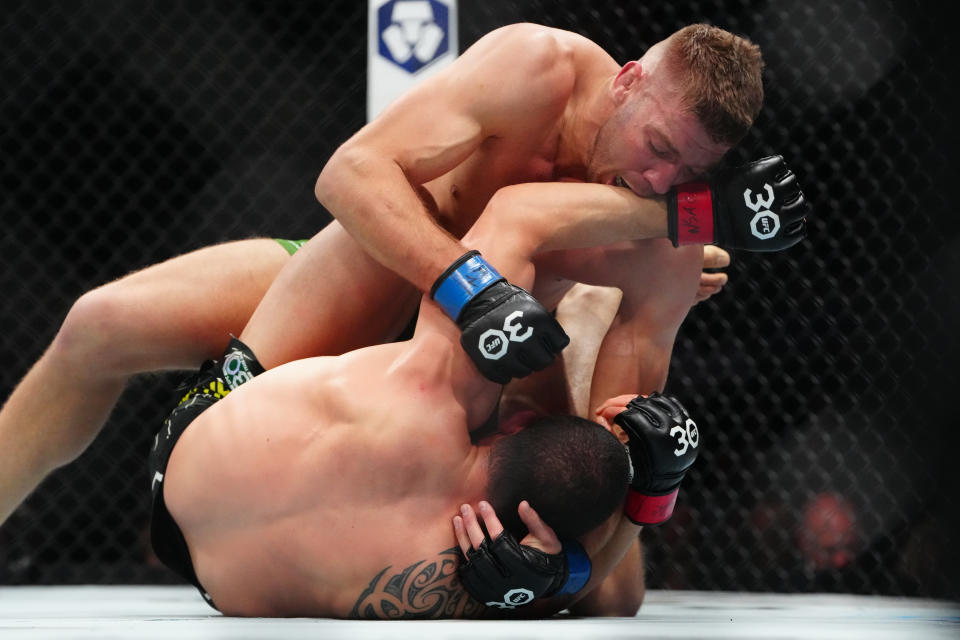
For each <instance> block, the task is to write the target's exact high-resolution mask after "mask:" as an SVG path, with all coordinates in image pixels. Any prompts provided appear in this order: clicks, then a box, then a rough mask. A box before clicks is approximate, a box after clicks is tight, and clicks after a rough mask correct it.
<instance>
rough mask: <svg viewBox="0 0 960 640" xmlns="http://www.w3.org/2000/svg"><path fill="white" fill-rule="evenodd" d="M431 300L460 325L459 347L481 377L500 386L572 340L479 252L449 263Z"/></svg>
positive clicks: (536, 367)
mask: <svg viewBox="0 0 960 640" xmlns="http://www.w3.org/2000/svg"><path fill="white" fill-rule="evenodd" d="M430 297H431V298H433V299H434V300H435V301H436V302H437V304H439V305H440V307H441V308H442V309H443V310H444V311H445V312H446V313H447V315H448V316H450V317H451V318H452V319H453V320H454V321H455V322H456V323H457V325H458V326H459V327H460V331H461V335H460V344H461V345H462V346H463V349H464V351H466V352H467V354H468V355H469V356H470V359H471V360H473V363H474V364H475V365H476V366H477V369H479V370H480V373H482V374H483V375H484V376H485V377H486V378H488V379H490V380H493V381H494V382H497V383H500V384H506V383H507V382H509V381H510V380H511V379H512V378H522V377H524V376H527V375H529V374H530V373H532V372H534V371H539V370H540V369H543V368H544V367H546V366H547V365H549V364H550V363H551V362H553V360H554V358H556V356H557V354H558V353H560V351H561V350H562V349H563V348H564V347H566V346H567V344H568V343H569V342H570V338H568V337H567V334H566V333H565V332H564V330H563V327H561V326H560V324H559V323H558V322H557V321H556V319H554V318H553V316H552V315H551V314H550V313H549V312H548V311H547V310H546V309H545V308H544V307H543V305H541V304H540V303H539V302H537V300H536V299H535V298H534V297H533V296H531V295H530V294H529V293H527V292H526V291H524V290H523V289H521V288H520V287H516V286H514V285H512V284H510V283H509V282H507V281H506V280H505V279H504V278H503V276H501V275H500V274H499V273H497V270H496V269H494V268H493V266H492V265H491V264H489V263H488V262H487V261H486V260H484V259H483V258H482V257H481V256H480V253H479V252H478V251H470V252H468V253H466V254H464V255H463V256H461V257H460V259H459V260H457V261H456V262H454V263H453V264H452V265H450V267H449V268H448V269H447V270H446V271H445V272H444V273H443V274H442V275H441V276H440V277H439V278H438V279H437V281H436V282H435V283H434V285H433V287H432V288H431V290H430Z"/></svg>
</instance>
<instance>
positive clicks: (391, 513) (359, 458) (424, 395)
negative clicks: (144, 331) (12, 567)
mask: <svg viewBox="0 0 960 640" xmlns="http://www.w3.org/2000/svg"><path fill="white" fill-rule="evenodd" d="M570 187H571V188H569V189H567V190H566V192H565V193H559V194H558V193H557V190H556V189H555V188H552V187H551V188H549V194H550V195H548V194H547V192H546V191H543V190H544V187H542V186H539V185H521V186H519V187H515V188H512V189H511V190H509V191H507V192H505V193H504V194H503V195H502V196H498V198H500V200H498V202H499V203H500V204H496V203H495V204H494V205H493V206H491V207H490V209H489V210H488V212H487V214H489V215H487V214H485V215H484V216H483V218H481V220H480V221H479V222H478V224H477V225H476V226H475V227H474V229H473V230H472V231H471V235H470V236H468V237H467V238H466V239H465V241H466V242H468V243H470V246H477V247H478V248H480V249H481V250H483V251H484V252H485V253H487V254H489V255H491V256H495V257H496V258H497V260H498V264H499V265H500V268H501V269H502V270H503V271H502V272H503V273H504V275H505V276H507V277H509V278H510V279H511V280H512V281H513V282H516V283H518V285H519V286H527V287H529V286H531V284H532V281H533V278H534V272H535V268H534V266H533V264H532V263H531V262H530V256H532V255H533V254H535V253H541V252H544V251H548V250H550V249H554V248H558V247H563V246H580V245H583V244H584V243H596V244H603V243H605V242H609V240H610V239H611V238H617V237H650V236H662V235H664V233H665V231H666V224H665V218H666V215H665V209H664V206H663V204H662V203H660V202H657V201H653V200H641V199H639V198H637V197H635V196H633V195H632V194H630V193H629V192H627V191H626V190H614V189H607V188H605V187H599V186H596V185H571V186H570ZM595 189H601V190H602V192H601V193H600V194H599V195H600V200H599V202H597V204H595V205H591V203H592V202H594V198H595V197H596V196H597V194H594V193H590V191H592V190H595ZM541 192H542V193H541ZM578 197H579V198H583V199H582V201H578V200H577V198H578ZM550 198H556V201H555V202H556V203H557V204H559V203H560V202H561V201H563V202H566V203H571V204H573V205H579V206H571V207H570V208H569V210H567V211H561V210H559V209H555V208H554V207H552V206H550V205H551V201H550ZM545 199H546V200H545ZM530 202H536V203H537V206H538V209H537V210H538V211H540V216H539V218H538V217H537V216H536V215H535V212H534V211H533V210H532V209H531V211H530V214H531V215H529V216H525V217H524V218H523V219H524V221H525V222H524V224H523V225H519V226H517V227H516V228H515V229H514V230H513V232H512V233H510V234H506V235H505V234H503V233H502V232H501V231H500V228H501V226H502V224H503V222H504V220H505V219H506V218H504V217H503V216H507V215H510V213H511V212H512V210H513V209H514V207H521V208H524V207H526V206H530V205H529V203H530ZM544 202H546V204H547V206H546V207H544V206H542V205H543V204H544ZM525 203H528V204H525ZM501 204H502V206H501ZM508 204H510V205H511V206H509V207H508V206H506V205H508ZM591 207H593V208H591ZM571 211H576V216H577V219H576V220H564V219H563V218H562V216H563V215H572V214H571V213H570V212H571ZM558 216H561V218H559V220H560V221H561V222H563V224H557V225H555V224H547V221H548V220H549V221H550V222H551V223H552V222H556V221H558ZM601 219H602V220H603V222H604V224H596V221H598V220H601ZM693 275H694V276H695V272H694V273H693ZM690 284H691V285H692V284H693V279H691V283H690ZM691 291H692V287H691ZM499 394H500V387H499V385H496V384H494V383H492V382H490V381H488V380H486V379H485V378H483V376H481V375H480V374H479V372H477V370H476V368H475V367H474V366H473V364H472V362H471V361H470V360H469V357H468V356H467V355H466V354H465V352H464V351H463V349H462V348H461V347H460V345H459V330H458V329H457V327H456V326H455V325H453V323H451V322H449V319H447V318H446V316H445V315H443V313H442V311H440V310H439V308H438V307H436V306H435V305H434V304H433V303H432V302H431V301H430V300H429V299H427V298H424V299H423V301H422V304H421V310H420V314H419V318H418V325H417V331H416V333H415V335H414V337H413V339H412V340H411V341H409V342H405V343H396V344H389V345H381V346H375V347H367V348H364V349H360V350H357V351H353V352H350V353H348V354H345V355H342V356H338V357H320V358H310V359H306V360H301V361H297V362H292V363H289V364H285V365H282V366H279V367H276V368H274V369H271V370H269V371H267V372H266V373H264V374H262V375H261V376H258V377H257V378H255V379H253V380H252V381H251V382H249V383H247V384H245V385H243V386H241V387H240V388H239V389H237V390H236V391H234V392H232V393H231V394H230V395H229V396H227V397H226V398H225V399H223V400H221V401H220V402H218V403H217V404H215V405H213V407H211V408H210V409H208V410H207V411H206V412H205V413H203V414H202V415H201V416H200V417H199V418H198V419H197V420H195V421H194V422H193V423H192V424H191V425H190V426H189V427H188V428H187V430H186V431H185V432H184V434H183V436H182V438H181V439H180V441H179V442H178V443H177V445H176V446H175V448H174V450H173V453H172V455H171V458H170V462H169V465H168V467H167V472H166V480H165V487H164V496H165V500H166V503H167V506H168V508H169V510H170V513H171V515H172V516H173V518H174V519H175V520H176V522H177V523H178V525H179V526H180V527H181V529H182V531H183V533H184V537H185V538H186V541H187V543H188V546H189V548H190V553H191V557H192V559H193V562H194V567H195V569H196V572H197V576H198V578H199V580H200V583H201V584H202V585H203V586H204V587H205V588H206V590H207V591H208V592H209V593H210V595H211V596H212V598H213V600H214V602H215V603H216V604H217V606H218V607H219V608H220V609H221V610H222V611H223V612H224V613H227V614H235V615H269V616H292V615H310V616H335V617H350V616H358V617H366V616H373V617H394V616H400V617H402V616H416V617H450V616H469V615H476V614H477V613H478V610H477V608H476V604H475V603H472V602H470V601H469V599H467V598H466V597H465V596H464V594H463V592H462V590H461V589H460V587H459V585H458V583H456V581H455V579H454V570H455V566H456V565H455V563H454V562H453V559H454V556H453V552H452V549H453V548H454V547H455V545H456V541H455V537H454V533H453V530H452V529H451V525H450V517H451V514H453V513H456V512H457V511H458V509H459V506H460V505H461V504H464V503H476V502H478V501H479V500H480V499H481V498H484V497H485V495H484V491H485V487H486V480H487V466H486V462H487V454H488V451H489V445H488V444H480V445H473V444H471V442H470V439H469V432H470V430H471V429H474V428H476V427H477V426H479V425H481V424H482V423H483V422H484V421H485V419H486V417H487V416H488V415H489V414H490V412H491V411H492V410H493V409H494V407H495V406H496V402H497V399H498V397H499ZM623 521H624V519H623V518H622V516H621V514H620V513H619V512H617V513H614V514H612V515H611V517H610V519H609V520H608V521H607V522H606V524H605V525H602V526H601V527H598V528H597V529H596V530H594V531H593V532H591V534H590V535H588V536H585V537H584V539H583V540H582V542H583V543H584V545H585V547H586V549H587V551H588V553H590V554H591V557H592V558H594V574H593V577H592V578H591V583H590V584H588V586H587V589H586V590H585V591H583V592H582V593H581V594H579V595H581V596H583V595H586V594H587V593H588V591H589V590H590V589H591V588H593V587H595V586H596V585H598V584H600V583H601V582H602V581H603V579H604V578H605V577H606V575H608V574H609V573H610V572H611V571H612V570H613V568H614V566H615V565H616V564H617V563H618V562H619V561H620V559H621V557H622V556H623V554H624V553H625V552H626V550H627V548H628V547H629V545H630V544H631V543H632V542H633V541H635V539H636V532H637V528H636V527H632V528H630V527H625V526H624V525H623ZM408 569H409V573H407V574H405V573H404V572H405V571H407V570H408ZM404 575H405V576H406V577H405V578H404ZM388 576H389V577H391V578H394V579H393V580H389V579H388V578H387V577H388ZM394 576H400V577H399V578H395V577H394ZM424 590H428V591H429V592H430V593H429V594H427V593H425V591H424ZM428 595H429V597H428ZM385 600H386V601H388V602H389V605H385V604H384V601H385ZM569 602H570V600H569V599H568V598H567V599H562V598H561V599H552V600H548V601H546V610H542V611H540V613H551V612H556V611H557V610H559V609H560V608H563V607H564V606H567V605H568V604H569Z"/></svg>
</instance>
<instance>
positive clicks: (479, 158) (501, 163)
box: [424, 24, 618, 237]
mask: <svg viewBox="0 0 960 640" xmlns="http://www.w3.org/2000/svg"><path fill="white" fill-rule="evenodd" d="M509 46H516V47H523V48H524V50H525V53H526V55H528V56H532V57H537V56H539V57H541V58H542V60H541V61H540V62H539V63H533V64H534V66H539V67H540V68H539V69H538V71H537V75H538V77H537V78H536V79H535V80H534V79H531V85H533V86H530V87H523V88H522V89H527V90H534V91H536V92H538V94H539V97H540V98H541V100H540V102H542V103H544V104H541V105H540V106H539V108H538V109H536V110H535V113H517V114H515V119H516V122H515V123H514V124H513V125H512V126H510V127H509V135H496V136H491V137H487V138H485V139H484V140H483V142H482V143H481V144H480V146H479V147H478V148H477V149H476V150H474V151H473V153H471V154H470V156H469V157H468V158H466V159H465V160H464V161H463V162H461V163H460V164H459V165H457V166H456V167H455V168H454V169H453V170H451V171H449V172H447V173H446V174H444V175H442V176H440V177H439V178H436V179H434V180H431V181H430V182H428V183H426V184H425V185H424V187H425V188H426V189H427V190H428V191H429V193H430V195H431V196H432V198H433V202H432V203H429V206H430V208H431V209H433V211H434V213H435V215H437V217H438V219H439V221H440V223H441V225H442V226H444V228H446V229H447V230H448V231H450V232H451V233H453V234H454V235H455V236H457V237H460V236H462V235H463V234H464V233H465V232H466V231H467V229H469V228H470V226H471V225H472V224H473V222H474V221H475V220H476V219H477V217H478V216H479V215H480V213H481V212H482V211H483V208H484V207H485V206H486V204H487V202H488V201H489V200H490V198H491V197H492V196H493V194H494V193H496V191H497V190H498V189H500V188H502V187H505V186H507V185H512V184H520V183H524V182H550V181H559V180H585V179H586V177H587V176H586V166H585V162H586V160H587V158H588V157H589V153H590V151H591V149H590V148H589V146H590V143H592V138H591V137H590V136H588V135H585V134H584V131H585V130H587V129H589V126H586V127H585V126H584V125H589V123H588V122H585V121H582V118H583V116H584V112H585V111H587V110H588V109H589V108H590V105H589V104H587V101H588V99H590V98H591V97H592V96H593V95H595V93H596V92H595V89H596V87H597V86H598V85H601V84H603V83H605V82H609V81H610V79H611V78H612V77H613V76H614V75H615V74H616V72H617V69H618V65H617V63H616V62H615V61H614V60H613V58H611V57H610V56H609V54H607V53H606V52H605V51H603V49H601V48H600V47H598V46H597V45H596V44H594V43H593V42H591V41H589V40H587V39H586V38H583V37H582V36H579V35H577V34H574V33H571V32H568V31H560V30H557V29H550V28H547V27H542V26H539V25H529V24H521V25H512V26H510V27H506V28H504V29H500V30H498V31H495V32H493V33H491V34H490V35H488V36H486V37H485V38H484V39H482V40H480V41H479V42H477V44H476V45H474V47H473V48H472V49H471V50H470V51H468V52H467V53H465V54H464V57H466V56H474V57H476V58H477V59H478V64H480V63H487V62H488V61H489V60H490V59H491V58H492V57H493V56H489V55H487V52H488V50H492V49H494V48H497V47H509ZM514 62H515V60H514ZM498 64H502V62H498ZM485 73H488V74H489V75H490V76H491V77H496V76H497V69H496V66H494V67H493V68H489V69H486V70H485Z"/></svg>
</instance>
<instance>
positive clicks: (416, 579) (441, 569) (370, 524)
mask: <svg viewBox="0 0 960 640" xmlns="http://www.w3.org/2000/svg"><path fill="white" fill-rule="evenodd" d="M451 344H452V343H451V342H450V341H449V340H448V341H447V342H446V343H445V344H439V346H438V342H437V341H436V340H427V341H423V340H421V341H420V342H419V343H418V348H417V349H416V353H417V356H416V357H414V358H408V357H404V355H405V354H407V353H411V352H410V350H409V348H408V345H409V343H402V344H397V345H390V346H387V347H379V348H377V349H375V350H371V349H366V350H360V351H357V352H353V353H352V354H349V355H347V356H342V357H339V358H312V359H308V360H301V361H297V362H294V363H290V364H287V365H283V366H281V367H278V368H276V369H273V370H271V371H270V372H269V373H268V374H265V375H263V376H260V377H258V378H256V379H254V380H252V381H251V382H249V383H247V384H246V385H244V386H242V387H240V388H239V389H237V390H236V391H234V392H233V393H231V394H230V396H228V398H227V399H226V400H225V401H221V402H220V403H218V404H216V405H214V406H213V407H211V408H210V409H209V410H207V412H205V413H204V414H202V415H201V416H200V417H199V418H198V419H197V420H196V421H194V423H193V424H191V425H190V427H189V428H188V429H187V430H186V432H185V433H184V434H183V436H182V438H181V440H180V441H179V442H178V443H177V445H176V447H175V449H174V451H173V455H172V456H171V459H170V463H169V466H168V470H167V484H166V487H165V490H164V492H165V497H166V501H167V505H168V508H169V510H170V512H171V514H172V515H173V516H174V518H175V519H176V521H177V523H178V524H179V525H180V527H181V529H182V530H183V532H184V536H185V538H186V539H187V541H188V544H189V547H190V551H191V556H192V559H193V563H194V567H195V569H196V572H197V575H198V578H199V580H200V582H201V584H203V585H204V587H205V588H206V589H207V591H208V592H209V593H210V595H211V596H212V598H213V600H214V602H215V603H216V604H217V605H218V607H219V608H220V609H221V610H222V611H224V613H240V614H242V615H281V616H282V615H318V616H336V617H347V616H351V615H356V616H366V615H369V614H370V611H367V608H368V607H372V613H373V614H374V615H375V616H376V617H389V616H391V615H392V614H395V613H396V614H400V615H423V616H429V617H439V616H443V617H450V616H458V615H464V614H467V615H469V614H470V613H471V609H470V608H469V607H470V606H471V605H470V603H469V602H468V601H467V599H466V597H465V596H464V594H463V592H462V591H461V590H460V589H459V587H456V588H454V587H455V585H454V584H453V581H452V576H453V572H454V570H455V566H456V564H455V554H454V553H453V552H452V551H451V548H452V547H453V546H454V538H453V534H452V530H451V528H450V517H451V516H452V514H454V513H456V512H457V509H458V508H459V505H460V504H461V503H462V502H463V501H464V500H466V499H475V500H476V499H480V498H481V497H482V490H483V486H484V481H485V474H484V473H481V474H480V475H476V474H474V473H473V472H472V470H473V467H474V466H475V465H479V463H478V456H479V455H480V454H479V453H478V451H479V450H478V449H477V448H476V447H474V446H472V445H471V444H470V441H469V436H468V432H467V428H466V420H467V416H466V414H465V412H464V409H463V408H462V406H461V405H460V404H459V403H458V402H456V401H455V399H454V398H452V397H451V396H450V394H451V386H450V384H449V383H445V382H443V378H442V376H443V374H446V373H447V372H448V371H449V367H450V363H449V353H448V351H449V348H450V345H451ZM427 353H429V354H430V355H432V356H433V357H432V358H427V357H425V355H426V354H427ZM321 381H322V383H321ZM358 389H364V390H368V391H367V392H365V393H358V391H357V390H358ZM488 395H489V394H488ZM494 401H495V396H493V397H491V398H488V399H487V402H490V403H491V404H492V402H494ZM214 452H215V454H214ZM211 454H213V455H211ZM481 466H482V465H479V466H478V468H480V467H481ZM404 571H409V573H408V574H407V575H405V576H403V577H401V578H395V576H397V575H399V574H402V573H403V572H404ZM381 572H382V574H381ZM431 572H432V573H431ZM391 578H393V582H392V584H388V581H390V580H391ZM414 585H417V586H419V587H422V588H423V590H422V592H421V593H420V594H419V598H418V599H414V598H411V597H409V596H410V595H411V594H413V593H416V590H415V589H413V588H412V587H413V586H414ZM391 606H393V607H395V608H396V611H395V612H392V611H391V610H390V607H391ZM472 606H473V607H474V610H475V608H476V606H475V605H472Z"/></svg>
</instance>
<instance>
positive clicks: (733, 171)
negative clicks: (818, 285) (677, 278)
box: [667, 156, 810, 251]
mask: <svg viewBox="0 0 960 640" xmlns="http://www.w3.org/2000/svg"><path fill="white" fill-rule="evenodd" d="M809 210H810V205H809V204H808V203H807V201H806V200H805V199H804V197H803V192H802V191H800V186H799V185H798V184H797V178H796V176H794V175H793V172H792V171H790V169H788V168H787V164H786V163H785V162H784V161H783V158H782V157H781V156H770V157H769V158H763V159H762V160H757V161H755V162H751V163H748V164H745V165H742V166H739V167H733V168H730V169H722V170H720V171H718V172H716V174H714V175H713V176H712V177H711V179H710V181H709V182H689V183H686V184H681V185H677V186H676V187H674V188H673V189H671V190H670V192H669V193H668V194H667V235H668V236H669V237H670V240H671V241H672V242H673V246H675V247H678V246H680V245H684V244H716V245H719V246H721V247H726V248H729V249H745V250H746V251H781V250H783V249H787V248H789V247H792V246H793V245H795V244H797V243H798V242H800V241H801V240H802V239H803V238H805V237H806V235H807V220H806V216H807V215H808V214H809Z"/></svg>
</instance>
